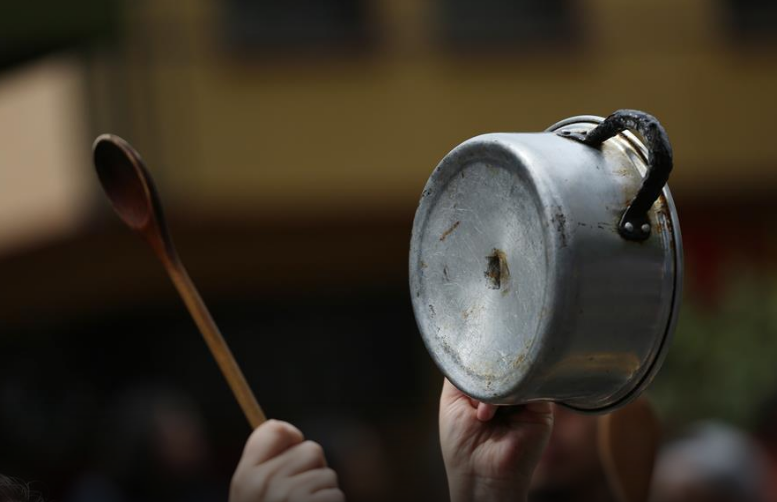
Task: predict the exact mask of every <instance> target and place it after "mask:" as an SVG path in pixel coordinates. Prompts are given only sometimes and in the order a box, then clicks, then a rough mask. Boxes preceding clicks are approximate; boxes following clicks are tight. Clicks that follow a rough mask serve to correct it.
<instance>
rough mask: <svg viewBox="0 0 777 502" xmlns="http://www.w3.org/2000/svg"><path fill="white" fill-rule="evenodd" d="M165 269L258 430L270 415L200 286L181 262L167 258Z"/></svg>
mask: <svg viewBox="0 0 777 502" xmlns="http://www.w3.org/2000/svg"><path fill="white" fill-rule="evenodd" d="M165 269H166V270H167V273H168V274H169V275H170V279H171V280H172V281H173V284H174V285H175V288H176V289H177V290H178V293H179V294H180V295H181V298H182V299H183V302H184V303H185V304H186V308H187V309H188V310H189V313H190V314H191V316H192V318H193V319H194V322H195V323H196V324H197V327H198V328H199V329H200V333H202V337H203V338H204V339H205V343H206V344H207V345H208V348H209V349H210V352H211V354H213V357H214V358H215V359H216V363H217V364H218V365H219V368H220V369H221V373H222V374H223V375H224V378H226V380H227V383H228V384H229V387H230V388H231V389H232V393H233V394H234V395H235V398H236V399H237V402H238V403H239V404H240V407H241V408H242V409H243V414H245V416H246V418H247V419H248V423H249V424H250V425H251V427H252V428H253V429H256V428H257V427H259V426H260V425H262V424H263V423H264V422H265V421H267V417H266V416H265V414H264V412H263V411H262V408H261V406H259V403H258V402H257V400H256V397H255V396H254V393H253V392H252V391H251V387H249V386H248V382H246V379H245V376H243V372H242V371H241V370H240V366H238V364H237V361H236V360H235V357H234V356H233V355H232V351H231V350H229V346H228V345H227V342H226V340H224V337H223V336H222V335H221V332H220V331H219V328H218V326H216V323H215V322H214V321H213V318H212V317H211V315H210V312H209V311H208V308H207V307H206V306H205V303H204V302H203V301H202V298H201V297H200V294H199V293H198V292H197V288H196V287H195V286H194V283H193V282H192V280H191V278H190V277H189V274H188V273H187V272H186V268H185V267H184V266H183V264H182V263H181V262H180V261H178V260H174V261H168V260H165Z"/></svg>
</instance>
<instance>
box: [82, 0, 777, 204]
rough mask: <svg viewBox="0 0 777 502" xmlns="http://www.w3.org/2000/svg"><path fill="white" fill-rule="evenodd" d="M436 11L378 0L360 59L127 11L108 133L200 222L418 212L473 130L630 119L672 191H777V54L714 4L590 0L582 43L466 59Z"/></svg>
mask: <svg viewBox="0 0 777 502" xmlns="http://www.w3.org/2000/svg"><path fill="white" fill-rule="evenodd" d="M430 5H431V4H430V3H429V2H420V1H415V0H374V4H373V7H374V8H373V13H374V15H375V16H376V19H377V20H378V22H379V26H380V28H381V34H382V40H381V42H380V43H379V44H377V46H376V47H375V48H374V49H371V50H368V51H367V52H366V53H365V54H355V55H354V54H331V55H327V56H320V57H317V58H312V57H298V58H295V57H279V58H277V59H274V58H264V59H262V58H260V59H250V58H241V57H239V56H236V55H234V54H231V53H229V52H228V51H227V49H226V48H225V47H224V45H223V44H222V43H221V40H220V39H219V30H220V29H221V28H222V27H221V25H220V24H219V10H218V2H216V1H215V0H190V1H187V2H180V1H172V0H163V1H160V0H154V1H152V0H144V1H138V2H132V3H128V4H127V9H128V12H129V13H130V14H131V16H130V22H129V23H128V26H127V36H128V37H127V40H126V42H125V44H124V45H123V49H122V50H121V51H119V52H118V54H116V53H108V54H104V55H103V56H102V57H101V58H98V60H97V62H96V64H95V65H94V66H93V68H94V70H93V79H94V81H95V82H96V84H95V85H94V88H93V90H92V92H93V96H94V98H95V101H96V102H101V101H99V100H100V99H102V100H103V101H102V102H104V103H106V104H105V107H106V109H110V106H109V105H108V104H107V103H109V102H110V101H111V100H112V99H114V100H115V99H116V95H115V92H113V93H112V92H111V90H112V88H111V85H113V84H112V83H115V80H116V72H117V70H118V71H120V72H123V73H122V74H123V75H124V76H126V79H127V80H126V91H127V96H129V98H128V101H127V103H124V104H123V105H124V106H126V109H127V110H129V111H128V117H129V119H128V120H126V121H125V122H124V123H119V122H117V121H116V117H111V116H110V113H105V114H103V115H102V116H100V117H99V120H98V125H99V126H100V127H102V128H111V127H116V126H120V127H123V128H124V130H125V131H126V132H127V134H128V135H129V136H130V139H131V140H132V141H134V142H135V143H136V146H137V147H138V148H139V149H141V151H143V152H145V153H146V157H147V158H148V159H147V160H149V161H150V162H149V163H150V164H155V165H152V169H156V170H157V171H158V172H159V173H160V176H161V178H162V179H161V180H160V184H161V185H163V187H162V189H163V190H164V191H165V193H167V194H169V195H168V196H169V197H175V198H176V199H177V201H178V202H179V203H180V204H183V205H184V206H185V207H187V208H188V210H190V211H198V210H202V211H208V212H212V211H216V210H224V211H229V210H230V209H236V210H239V209H249V210H250V211H251V212H252V214H256V215H265V214H267V213H268V212H269V213H273V214H274V213H275V212H276V211H277V212H283V213H285V214H289V213H291V214H297V213H304V214H307V212H308V211H310V210H311V209H315V210H316V211H325V210H335V211H336V210H340V209H344V208H345V209H348V208H359V209H358V210H360V211H361V210H377V211H382V210H392V209H395V208H407V207H412V206H413V205H414V204H415V201H416V198H417V196H418V194H419V193H420V191H421V188H422V186H423V183H424V182H425V180H426V178H427V176H428V175H429V173H430V172H431V170H432V169H433V168H434V166H435V165H436V163H437V161H438V160H439V159H440V158H441V157H442V156H443V155H444V154H445V153H446V152H447V151H448V150H450V149H451V148H452V147H453V146H455V145H456V144H457V143H459V142H461V141H463V140H465V139H467V138H468V137H470V136H473V135H476V134H480V133H484V132H491V131H537V130H541V129H543V128H545V127H546V126H548V125H550V124H552V123H553V122H555V121H557V120H559V119H562V118H565V117H568V116H571V115H577V114H598V115H604V114H607V113H609V112H611V111H613V110H615V109H618V108H638V109H644V110H646V111H649V112H651V113H653V114H654V115H656V116H657V117H659V119H660V120H661V121H662V123H663V124H664V125H665V126H666V128H667V130H668V132H669V134H670V138H671V139H672V141H673V143H674V147H675V155H676V172H675V174H674V175H673V178H672V183H671V185H672V186H673V187H675V189H676V190H681V191H683V192H686V193H691V192H694V193H696V194H704V193H709V194H719V193H721V192H725V191H726V190H730V189H732V188H740V189H743V190H746V189H748V188H751V187H760V186H763V185H764V184H772V185H774V183H775V182H777V175H776V174H775V171H776V170H775V168H777V140H773V139H772V138H771V136H772V134H773V133H772V130H773V121H774V118H773V117H775V116H776V115H777V98H775V96H774V92H775V90H776V89H777V57H775V56H776V55H777V47H774V46H772V47H765V48H763V47H762V48H754V47H749V46H742V45H737V44H736V43H734V41H732V40H731V39H730V38H729V37H728V36H727V33H726V27H725V21H724V19H723V18H722V16H723V13H721V12H719V11H717V10H716V9H715V6H716V5H718V3H716V2H712V1H705V0H683V1H677V0H656V1H653V2H624V1H619V0H580V2H579V5H578V11H579V12H580V16H581V24H582V26H583V28H584V29H583V33H582V36H581V37H580V40H579V42H578V43H577V44H576V45H575V46H574V47H571V48H566V49H562V50H558V49H556V50H553V49H548V50H546V51H544V50H543V51H540V52H537V51H532V52H528V53H521V52H519V51H512V52H501V53H500V52H492V53H483V52H480V53H471V54H467V55H455V54H453V53H451V52H450V51H449V50H446V49H445V48H444V47H441V46H440V45H439V44H438V43H436V42H435V40H434V39H433V37H432V36H431V33H432V30H431V29H430V25H429V19H430V14H429V8H430ZM648 34H649V35H650V36H649V38H648ZM117 57H118V59H116V58H117ZM117 61H118V62H117ZM111 72H112V73H111Z"/></svg>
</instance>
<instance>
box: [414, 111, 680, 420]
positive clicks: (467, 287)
mask: <svg viewBox="0 0 777 502" xmlns="http://www.w3.org/2000/svg"><path fill="white" fill-rule="evenodd" d="M629 130H633V131H635V132H637V133H639V136H640V137H638V136H637V135H635V134H633V133H632V132H630V131H629ZM671 169H672V150H671V146H670V144H669V141H668V139H667V137H666V132H665V131H664V129H663V127H661V125H660V124H659V123H658V121H657V120H656V119H655V118H653V117H652V116H650V115H648V114H646V113H643V112H638V111H633V110H620V111H617V112H615V113H613V114H612V115H610V116H609V117H607V118H606V119H602V118H600V117H592V116H581V117H573V118H569V119H566V120H563V121H561V122H559V123H557V124H555V125H553V126H551V127H550V128H549V129H547V130H546V131H545V132H542V133H516V134H513V133H510V134H501V133H500V134H485V135H482V136H478V137H475V138H472V139H470V140H468V141H465V142H464V143H462V144H461V145H459V146H457V147H456V148H454V149H453V151H451V152H450V153H449V154H448V155H446V156H445V158H444V159H443V160H442V161H441V162H440V164H439V165H438V166H437V168H436V169H435V170H434V172H433V173H432V175H431V177H430V178H429V181H428V182H427V183H426V187H425V188H424V191H423V194H422V196H421V201H420V203H419V206H418V210H417V212H416V216H415V222H414V224H413V234H412V240H411V243H410V289H411V295H412V300H413V309H414V311H415V316H416V320H417V322H418V326H419V329H420V331H421V335H422V336H423V339H424V342H425V343H426V346H427V348H428V350H429V352H430V353H431V355H432V357H433V358H434V360H435V362H436V363H437V365H438V366H439V367H440V369H441V370H442V372H443V373H444V374H445V375H446V376H447V377H448V378H449V379H450V380H451V381H452V382H453V383H454V384H455V385H456V386H457V387H458V388H459V389H461V390H462V391H463V392H465V393H466V394H468V395H470V396H472V397H474V398H476V399H479V400H481V401H484V402H488V403H494V404H520V403H526V402H530V401H537V400H551V401H556V402H559V403H562V404H564V405H566V406H568V407H571V408H574V409H577V410H581V411H588V412H606V411H610V410H612V409H614V408H617V407H620V406H622V405H624V404H626V403H628V402H629V401H631V400H632V399H634V398H636V397H637V396H638V395H639V394H640V393H641V392H642V391H643V390H644V389H645V387H647V385H648V384H649V383H650V382H651V380H652V379H653V377H654V376H655V375H656V373H657V372H658V370H659V368H660V366H661V363H662V361H663V359H664V357H665V356H666V352H667V349H668V346H669V342H670V339H671V336H672V333H673V331H674V327H675V323H676V321H677V314H678V308H679V302H680V296H681V294H680V293H681V286H682V269H683V265H682V244H681V239H680V227H679V223H678V220H677V212H676V210H675V206H674V203H673V201H672V196H671V195H670V193H669V188H668V187H666V186H665V184H666V181H667V179H668V177H669V172H670V171H671Z"/></svg>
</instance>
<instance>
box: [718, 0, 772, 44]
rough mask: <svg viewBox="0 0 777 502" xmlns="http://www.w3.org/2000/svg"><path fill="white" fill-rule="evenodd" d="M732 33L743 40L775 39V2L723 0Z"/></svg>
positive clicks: (767, 0) (760, 40)
mask: <svg viewBox="0 0 777 502" xmlns="http://www.w3.org/2000/svg"><path fill="white" fill-rule="evenodd" d="M723 3H724V6H725V15H726V20H727V22H728V26H729V29H730V31H731V33H732V35H733V36H734V37H735V38H737V39H739V40H741V41H744V42H763V41H766V40H771V41H777V2H775V1H774V0H723Z"/></svg>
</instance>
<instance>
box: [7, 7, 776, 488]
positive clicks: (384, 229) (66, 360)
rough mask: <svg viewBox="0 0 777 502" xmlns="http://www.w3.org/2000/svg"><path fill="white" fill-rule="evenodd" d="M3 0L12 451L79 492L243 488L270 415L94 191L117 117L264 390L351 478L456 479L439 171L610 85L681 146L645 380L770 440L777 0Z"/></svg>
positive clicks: (14, 467)
mask: <svg viewBox="0 0 777 502" xmlns="http://www.w3.org/2000/svg"><path fill="white" fill-rule="evenodd" d="M0 7H1V9H0V472H3V473H5V474H11V475H14V476H19V477H22V478H24V479H27V480H30V481H33V482H34V484H35V486H37V487H39V488H40V489H41V490H42V491H44V493H46V494H47V495H48V496H50V497H53V498H56V499H58V500H78V501H80V500H84V501H86V500H106V499H108V497H107V496H106V495H105V493H108V492H109V491H110V490H119V489H120V488H121V487H122V486H134V487H142V489H147V490H149V493H151V492H154V493H156V494H158V495H159V494H161V495H160V497H161V498H165V499H166V500H221V499H223V498H224V497H225V494H226V490H227V486H228V482H229V477H230V475H231V473H232V471H233V469H234V467H235V465H236V462H237V460H238V458H239V455H240V451H241V448H242V446H243V444H244V441H245V439H246V438H247V436H248V434H249V429H248V427H247V425H246V424H245V420H244V418H243V417H242V415H241V413H240V410H239V408H238V407H237V405H236V404H235V403H234V402H233V398H232V397H231V395H230V393H229V391H228V388H227V386H226V384H225V383H224V382H223V380H222V378H221V376H220V374H219V372H218V370H217V368H216V365H215V364H214V363H213V362H212V360H211V358H210V355H209V354H208V353H207V351H206V347H205V345H204V344H203V343H202V340H201V339H200V335H199V334H198V333H197V331H196V329H195V327H194V325H193V323H192V322H191V320H190V319H189V317H188V315H187V313H186V311H185V310H184V308H183V306H182V304H181V302H180V300H179V299H178V297H177V296H176V294H175V292H174V290H173V288H172V286H171V284H170V283H169V281H168V279H167V277H166V276H165V274H164V272H163V270H162V269H161V267H160V266H159V265H158V263H157V262H156V261H155V258H154V257H153V256H152V254H151V253H150V252H149V251H148V249H147V248H146V247H145V245H144V244H143V243H142V242H141V241H140V240H139V239H137V238H136V236H134V235H132V234H130V232H129V231H128V230H126V229H125V228H124V227H123V226H122V225H121V223H120V222H119V220H118V218H116V217H115V215H114V213H113V212H112V210H111V209H110V207H109V205H108V203H107V202H106V201H105V200H104V197H103V195H102V193H101V191H100V189H99V186H98V184H97V182H96V181H97V180H96V177H95V176H94V175H93V170H92V166H91V157H90V155H91V143H92V141H93V139H94V137H95V136H96V135H97V134H99V133H103V132H112V133H115V134H118V135H120V136H122V137H124V138H126V139H127V140H129V141H130V142H131V143H132V144H133V145H134V146H135V147H136V148H137V149H138V150H139V151H140V152H142V154H143V155H144V157H145V160H146V162H147V164H148V166H149V167H150V169H151V170H152V172H153V174H154V177H155V178H156V180H157V183H158V185H159V189H160V192H161V194H162V196H163V199H164V202H165V206H166V209H167V213H168V216H169V217H170V219H171V227H172V230H173V233H174V236H175V237H176V241H177V244H178V248H179V251H180V252H181V255H182V258H183V259H184V261H185V262H186V264H187V266H188V268H189V271H190V273H191V275H192V277H193V278H194V280H195V282H196V283H197V284H198V286H199V287H200V290H201V292H202V294H203V296H204V297H205V300H206V301H207V302H208V304H209V305H210V307H211V309H212V311H213V314H214V317H215V318H216V320H217V321H218V322H219V324H220V326H221V328H222V331H223V332H224V333H225V336H226V337H227V339H228V340H229V343H230V344H231V345H232V348H233V351H234V353H235V354H236V356H237V358H238V360H239V362H240V363H241V364H242V365H243V368H244V371H245V373H246V376H247V378H248V380H249V381H250V383H251V385H252V386H253V388H254V390H255V393H256V394H257V396H258V398H259V401H260V402H261V403H262V404H263V406H264V408H265V410H266V411H267V412H268V414H269V415H271V416H273V417H277V418H280V419H284V420H289V421H292V422H294V423H296V424H298V425H299V427H300V428H301V429H302V430H303V432H305V433H306V434H307V435H308V436H310V437H312V438H313V439H316V440H318V441H321V442H322V443H323V445H324V447H325V448H326V450H327V453H328V455H329V457H330V460H331V462H332V463H333V465H335V466H336V468H337V469H338V470H339V471H340V475H341V479H342V482H343V485H344V489H345V490H346V493H348V494H349V495H350V499H351V500H357V501H358V500H442V499H443V498H444V497H445V483H444V478H443V471H442V461H441V458H440V455H439V453H438V446H437V435H436V434H437V428H436V412H437V398H438V392H439V388H440V385H441V375H440V374H439V372H438V371H437V369H436V368H435V367H434V365H433V364H432V362H431V359H430V358H429V356H428V355H427V353H426V351H425V349H424V347H423V344H422V342H421V340H420V337H419V335H418V333H417V329H416V327H415V322H414V318H413V314H412V310H411V307H410V301H409V294H408V287H407V252H408V243H409V236H410V229H411V226H412V218H413V214H414V210H415V206H416V204H417V201H418V197H419V195H420V193H421V190H422V188H423V186H424V183H425V182H426V179H427V177H428V176H429V174H430V173H431V171H432V169H433V168H434V167H435V165H436V164H437V162H438V161H439V160H440V159H441V158H442V157H443V156H444V155H445V154H446V153H447V152H448V151H449V150H450V149H452V148H453V147H454V146H455V145H457V144H458V143H460V142H461V141H463V140H465V139H467V138H469V137H472V136H474V135H477V134H481V133H485V132H495V131H541V130H543V129H545V128H546V127H547V126H549V125H551V124H553V123H554V122H556V121H558V120H560V119H563V118H566V117H570V116H574V115H580V114H595V115H607V114H609V113H610V112H612V111H614V110H616V109H619V108H636V109H642V110H646V111H648V112H649V113H652V114H654V115H656V116H657V117H659V119H660V120H661V121H662V123H663V124H664V126H665V127H666V129H667V131H668V133H669V136H670V138H671V140H672V142H673V145H674V149H675V166H676V169H675V172H674V173H673V175H672V179H671V183H670V185H671V188H672V190H673V193H674V197H675V200H676V203H677V206H678V210H679V214H680V219H681V222H682V231H683V238H684V242H685V253H686V255H685V256H686V276H685V279H686V290H685V297H684V305H683V310H682V315H681V319H680V324H679V327H678V331H677V335H676V338H675V341H674V345H673V347H672V350H671V351H670V353H669V357H668V360H667V362H666V365H665V367H664V369H663V370H662V372H661V373H660V374H659V376H658V378H657V380H656V381H655V383H654V385H653V387H652V388H651V391H650V395H651V397H652V399H653V401H654V402H655V403H656V405H657V407H658V409H659V411H660V413H661V415H662V418H663V420H664V423H665V426H666V428H667V434H668V437H669V438H672V437H673V436H674V435H680V434H683V431H685V430H687V428H688V427H689V426H692V425H693V424H695V423H697V422H698V421H699V420H710V419H713V420H715V421H716V423H718V424H725V426H726V427H731V428H735V429H736V430H737V431H739V432H741V433H742V434H746V435H747V437H751V438H754V441H756V442H758V443H759V444H761V445H762V446H763V447H764V448H766V449H768V448H769V447H771V448H772V449H773V450H772V451H775V450H777V446H775V445H777V430H776V429H775V428H776V427H777V371H775V367H777V366H775V363H774V360H775V357H777V273H776V272H777V267H776V265H777V260H776V259H775V256H777V237H775V232H774V229H775V228H777V223H775V218H777V211H776V210H775V209H776V208H777V140H775V139H774V138H773V132H772V130H773V129H774V124H773V122H774V120H775V117H776V116H777V97H775V91H776V90H777V4H775V3H774V2H771V1H769V0H687V1H683V2H677V1H672V0H655V1H653V2H621V1H618V0H552V1H551V0H477V1H475V0H425V1H418V0H298V1H296V2H282V1H273V0H254V1H249V0H222V1H216V0H187V1H185V2H182V1H172V0H134V1H121V0H71V1H69V2H54V1H41V2H11V1H9V0H3V1H2V2H0ZM770 445H771V446H770ZM117 459H121V461H119V460H117ZM774 472H777V470H775V471H774ZM160 479H164V480H165V481H164V483H161V482H160ZM398 480H401V482H399V481H398ZM189 492H191V493H189ZM172 494H175V495H174V496H173V495H172ZM149 499H150V498H149ZM116 500H118V499H116Z"/></svg>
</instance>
